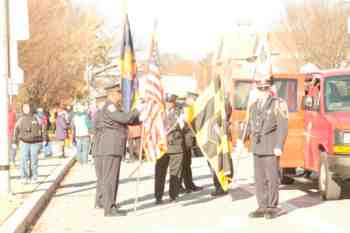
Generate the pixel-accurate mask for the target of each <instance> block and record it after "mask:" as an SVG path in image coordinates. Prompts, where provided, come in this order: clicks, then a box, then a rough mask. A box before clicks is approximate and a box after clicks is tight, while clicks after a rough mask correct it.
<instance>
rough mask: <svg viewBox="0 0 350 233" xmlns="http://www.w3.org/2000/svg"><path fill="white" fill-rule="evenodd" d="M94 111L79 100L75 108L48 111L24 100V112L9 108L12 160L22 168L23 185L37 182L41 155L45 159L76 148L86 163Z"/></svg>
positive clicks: (79, 158)
mask: <svg viewBox="0 0 350 233" xmlns="http://www.w3.org/2000/svg"><path fill="white" fill-rule="evenodd" d="M92 116H93V111H90V110H89V109H88V108H87V107H85V106H84V105H82V104H80V103H76V104H75V105H74V107H73V108H71V107H70V106H64V105H59V106H56V107H55V108H54V109H53V110H51V111H48V112H45V111H44V109H43V108H40V107H39V108H36V109H34V108H33V106H32V103H24V104H23V105H22V106H21V111H18V112H17V111H16V107H15V105H11V107H10V108H9V118H8V136H9V139H10V148H9V162H10V164H11V166H12V167H15V166H16V157H17V154H18V159H17V160H18V161H19V169H20V173H21V180H22V183H23V184H28V183H37V182H38V163H39V155H40V153H42V154H43V155H44V157H45V158H48V157H50V156H53V155H55V156H57V157H61V158H64V157H65V156H66V155H67V148H74V149H75V151H76V159H77V161H78V162H79V163H80V164H82V165H85V164H87V163H88V156H89V153H90V151H91V128H92V125H91V124H92V123H91V122H92V121H91V118H92Z"/></svg>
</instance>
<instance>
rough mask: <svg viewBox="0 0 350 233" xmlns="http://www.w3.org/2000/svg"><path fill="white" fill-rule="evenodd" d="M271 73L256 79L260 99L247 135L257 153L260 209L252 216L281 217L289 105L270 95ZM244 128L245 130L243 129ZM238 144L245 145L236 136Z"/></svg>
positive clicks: (248, 125) (252, 115)
mask: <svg viewBox="0 0 350 233" xmlns="http://www.w3.org/2000/svg"><path fill="white" fill-rule="evenodd" d="M272 81H273V80H272V77H271V78H269V79H261V80H257V81H256V87H257V90H258V91H257V100H256V101H255V103H253V104H252V105H251V107H250V109H249V119H248V122H247V125H246V135H241V137H240V138H244V139H247V138H248V137H249V138H250V141H251V151H252V153H253V154H254V176H255V188H256V197H257V202H258V209H257V210H255V211H253V212H251V213H250V214H249V217H251V218H260V217H265V218H266V219H271V218H275V217H278V216H279V215H280V214H281V213H282V211H281V209H279V208H278V200H279V184H280V178H279V157H280V156H281V155H282V151H283V146H284V142H285V139H286V137H287V134H288V106H287V103H286V102H285V101H284V100H283V99H281V98H278V97H275V96H272V95H271V91H270V90H271V86H272ZM243 131H244V130H243ZM236 148H237V149H238V151H239V150H241V149H242V148H243V141H241V140H237V144H236Z"/></svg>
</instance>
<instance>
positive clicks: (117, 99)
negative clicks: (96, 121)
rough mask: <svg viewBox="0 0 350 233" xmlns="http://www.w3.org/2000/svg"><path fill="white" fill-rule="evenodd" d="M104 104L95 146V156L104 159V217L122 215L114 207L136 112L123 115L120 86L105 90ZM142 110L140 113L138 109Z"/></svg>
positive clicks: (136, 115) (115, 206)
mask: <svg viewBox="0 0 350 233" xmlns="http://www.w3.org/2000/svg"><path fill="white" fill-rule="evenodd" d="M106 91H107V101H106V103H105V105H104V106H103V108H102V110H101V114H102V116H101V119H102V123H101V130H102V132H101V138H100V142H99V143H98V144H97V145H96V146H97V148H96V149H97V151H95V153H96V154H98V155H101V156H103V159H102V160H103V165H102V167H103V172H102V180H103V181H102V182H103V192H102V196H103V207H104V215H105V216H124V215H126V212H125V211H122V210H120V209H118V208H117V205H116V199H117V193H118V186H119V173H120V165H121V161H122V157H124V155H125V150H126V141H127V133H128V132H127V127H128V124H131V123H134V122H136V121H137V120H138V116H139V112H138V111H132V112H129V113H126V112H124V111H123V109H122V106H121V99H122V94H121V89H120V85H119V84H116V85H112V86H109V87H107V88H106ZM140 111H141V110H140Z"/></svg>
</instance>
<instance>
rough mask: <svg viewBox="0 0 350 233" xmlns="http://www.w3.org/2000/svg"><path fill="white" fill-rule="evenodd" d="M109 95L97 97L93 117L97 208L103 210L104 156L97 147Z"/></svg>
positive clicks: (92, 131) (93, 152) (93, 154)
mask: <svg viewBox="0 0 350 233" xmlns="http://www.w3.org/2000/svg"><path fill="white" fill-rule="evenodd" d="M106 99H107V95H105V94H103V95H99V96H97V97H96V107H97V110H96V112H95V114H94V115H93V117H92V130H91V133H92V156H93V157H94V165H95V173H96V196H95V208H103V199H102V197H103V195H102V171H103V156H101V155H100V154H99V153H98V150H97V148H98V147H97V145H99V143H100V141H101V134H102V129H103V124H102V123H103V122H102V108H103V106H104V104H105V102H106Z"/></svg>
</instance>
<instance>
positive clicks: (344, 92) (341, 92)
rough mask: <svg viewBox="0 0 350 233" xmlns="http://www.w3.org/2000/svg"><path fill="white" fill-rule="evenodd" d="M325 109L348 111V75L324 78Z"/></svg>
mask: <svg viewBox="0 0 350 233" xmlns="http://www.w3.org/2000/svg"><path fill="white" fill-rule="evenodd" d="M324 91H325V93H324V96H325V110H326V111H327V112H349V111H350V77H348V76H341V77H339V76H338V77H331V78H327V79H326V80H325V90H324Z"/></svg>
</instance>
